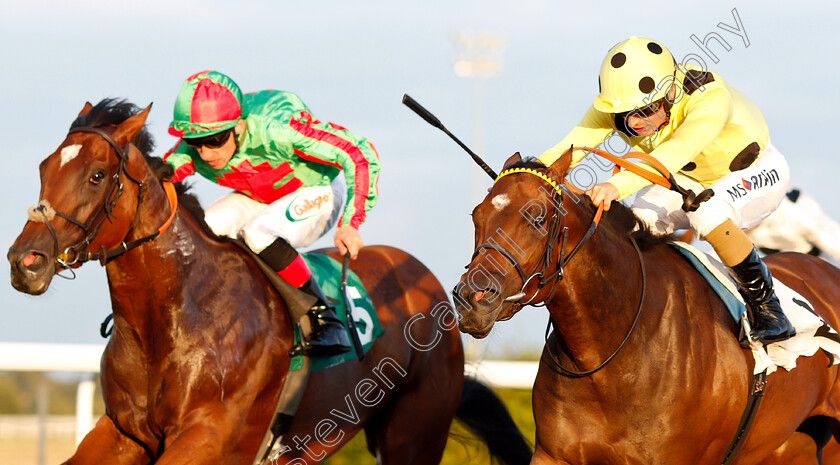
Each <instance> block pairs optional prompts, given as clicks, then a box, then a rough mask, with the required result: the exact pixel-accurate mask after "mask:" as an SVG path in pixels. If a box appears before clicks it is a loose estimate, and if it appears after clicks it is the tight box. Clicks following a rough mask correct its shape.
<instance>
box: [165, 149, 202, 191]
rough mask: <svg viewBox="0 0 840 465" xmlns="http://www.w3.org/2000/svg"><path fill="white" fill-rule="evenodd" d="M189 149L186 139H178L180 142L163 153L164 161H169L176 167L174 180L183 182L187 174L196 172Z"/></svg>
mask: <svg viewBox="0 0 840 465" xmlns="http://www.w3.org/2000/svg"><path fill="white" fill-rule="evenodd" d="M188 149H189V146H188V145H187V144H184V141H183V140H181V139H178V142H177V143H176V144H175V146H174V147H172V148H171V149H170V150H169V151H168V152H166V153H165V154H164V155H163V161H165V162H166V163H168V164H169V165H171V166H172V168H174V169H175V176H174V177H173V178H172V182H181V181H183V180H184V178H186V177H187V176H189V175H191V174H193V173H195V165H194V163H193V159H192V157H191V156H190V155H189V154H187V153H186V150H188Z"/></svg>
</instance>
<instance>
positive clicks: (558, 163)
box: [548, 147, 572, 179]
mask: <svg viewBox="0 0 840 465" xmlns="http://www.w3.org/2000/svg"><path fill="white" fill-rule="evenodd" d="M571 164H572V149H571V147H570V148H569V149H568V150H566V151H565V152H563V155H560V158H558V159H557V160H554V163H552V164H551V166H550V167H548V169H549V170H551V171H552V172H553V173H554V174H555V175H556V176H557V179H564V178H565V177H566V172H568V171H569V165H571Z"/></svg>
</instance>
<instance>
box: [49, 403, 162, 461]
mask: <svg viewBox="0 0 840 465" xmlns="http://www.w3.org/2000/svg"><path fill="white" fill-rule="evenodd" d="M149 463H151V459H150V458H149V456H148V455H147V454H146V451H145V450H144V449H143V448H142V447H140V445H139V444H137V443H136V442H134V441H133V440H132V439H130V438H129V437H128V436H126V435H124V434H122V433H121V432H120V431H119V430H118V429H117V427H116V426H115V425H114V422H113V421H112V420H111V418H110V417H109V416H108V415H103V416H102V418H100V419H99V421H97V422H96V426H94V427H93V429H92V430H91V431H90V432H89V433H88V434H87V435H86V436H85V438H84V439H83V440H82V442H81V444H79V447H78V448H77V449H76V453H75V454H73V456H72V457H70V459H68V460H67V461H66V462H64V465H100V464H101V465H106V464H107V465H146V464H149Z"/></svg>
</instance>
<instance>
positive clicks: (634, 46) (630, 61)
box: [594, 36, 676, 113]
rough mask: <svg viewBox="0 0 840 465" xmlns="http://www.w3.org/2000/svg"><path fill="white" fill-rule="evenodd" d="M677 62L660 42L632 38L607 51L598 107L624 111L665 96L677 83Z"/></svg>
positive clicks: (599, 109) (606, 109)
mask: <svg viewBox="0 0 840 465" xmlns="http://www.w3.org/2000/svg"><path fill="white" fill-rule="evenodd" d="M675 72H676V61H674V57H673V55H671V52H669V51H668V49H667V48H665V46H664V45H662V44H660V43H659V42H657V41H655V40H653V39H648V38H646V37H635V36H634V37H631V38H629V39H627V40H625V41H623V42H620V43H618V44H617V45H615V46H614V47H613V48H611V49H610V51H609V52H607V56H606V57H605V58H604V62H603V63H602V64H601V73H600V76H599V77H598V87H599V91H600V93H599V94H598V97H596V98H595V103H594V106H595V109H596V110H598V111H601V112H604V113H623V112H626V111H630V110H633V109H635V108H641V107H644V106H647V105H649V104H651V103H653V102H655V101H657V100H659V99H661V98H663V97H665V94H666V93H667V92H668V89H669V88H670V87H671V86H670V84H671V83H673V82H674V74H675Z"/></svg>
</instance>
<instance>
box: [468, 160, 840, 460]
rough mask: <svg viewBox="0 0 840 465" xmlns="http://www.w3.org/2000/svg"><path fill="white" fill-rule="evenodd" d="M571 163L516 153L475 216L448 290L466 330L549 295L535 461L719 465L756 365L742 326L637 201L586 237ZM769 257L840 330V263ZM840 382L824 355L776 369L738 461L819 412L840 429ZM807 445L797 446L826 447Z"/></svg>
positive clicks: (537, 387)
mask: <svg viewBox="0 0 840 465" xmlns="http://www.w3.org/2000/svg"><path fill="white" fill-rule="evenodd" d="M570 162H571V154H570V152H567V153H566V154H564V155H563V156H562V157H561V158H559V159H558V160H557V161H556V162H555V163H554V164H552V165H551V166H550V167H546V166H544V165H542V164H541V163H539V162H538V161H536V160H520V159H519V156H518V154H517V155H515V156H514V157H511V158H510V159H509V160H508V161H507V163H506V164H505V169H504V173H503V174H502V175H500V176H499V177H498V178H497V180H496V183H495V184H494V186H493V188H492V190H491V191H490V193H489V194H488V195H487V197H486V198H485V200H484V201H483V202H482V203H481V204H480V205H478V206H477V207H476V208H475V210H474V211H473V220H474V223H475V244H476V249H475V253H474V256H473V259H472V261H471V262H470V264H469V266H468V269H467V272H466V273H465V274H464V275H463V276H462V278H461V282H459V284H458V286H457V287H456V288H455V290H454V291H453V294H454V296H455V300H456V308H457V310H458V312H459V313H460V315H461V320H460V323H459V324H460V327H461V330H462V331H464V332H468V333H470V334H472V335H473V336H475V337H479V338H481V337H484V336H486V335H487V334H488V333H489V332H490V331H491V329H492V327H493V325H494V323H495V322H496V321H499V320H503V319H507V318H510V317H512V316H513V315H514V314H515V313H516V312H517V311H518V310H519V309H520V308H521V307H522V306H523V305H525V304H537V303H545V306H546V308H547V309H548V312H549V315H550V324H551V325H552V326H553V328H554V332H553V333H552V335H551V337H549V338H547V341H546V345H545V347H544V349H543V353H542V357H541V360H540V366H539V372H538V375H537V379H536V381H535V384H534V394H533V408H534V416H535V420H536V424H537V425H536V426H537V435H536V446H537V448H536V451H535V454H534V457H533V460H532V462H531V463H532V464H575V465H583V464H599V465H606V464H638V465H654V464H672V465H673V464H720V463H722V462H723V459H724V456H725V454H726V451H727V448H728V446H729V445H730V443H731V442H732V439H733V436H734V435H735V432H736V431H737V429H738V424H739V420H740V418H741V415H742V413H743V412H744V405H745V404H746V401H747V397H748V392H749V389H748V388H749V386H750V382H751V380H752V370H753V366H754V361H753V357H752V355H751V353H750V351H749V350H744V349H742V348H741V347H740V346H739V343H738V338H737V334H738V326H737V325H736V323H735V322H734V321H733V319H732V317H731V316H730V314H729V313H728V312H727V310H726V309H725V307H724V305H723V303H722V302H721V300H720V299H719V298H718V297H717V295H716V294H714V292H713V291H712V288H711V287H710V286H709V285H708V284H707V283H706V282H705V281H704V279H703V278H702V277H701V275H700V274H699V273H697V272H696V271H695V269H694V268H693V267H692V266H691V265H690V264H689V262H688V261H687V260H686V259H684V258H683V257H682V255H680V254H679V253H678V252H677V251H676V250H675V249H674V248H673V247H672V246H669V245H667V244H666V241H665V239H663V238H659V237H656V236H654V235H652V234H651V233H650V232H648V231H647V229H646V228H644V227H641V225H640V224H639V221H638V220H637V219H636V218H635V216H634V215H633V214H632V212H631V211H630V209H628V208H626V207H624V206H623V205H620V204H617V203H615V204H613V206H612V208H611V209H610V210H609V211H608V212H607V213H606V214H605V215H604V218H603V221H601V224H600V226H599V227H598V228H597V229H596V230H595V232H594V234H592V235H591V236H588V235H587V234H586V233H587V231H588V230H590V227H591V226H592V225H593V218H594V216H595V210H596V209H595V206H594V205H592V203H591V201H589V198H588V197H587V196H585V195H581V196H580V198H579V199H578V198H577V197H575V196H574V195H573V194H571V193H570V192H568V191H566V192H564V189H563V188H561V187H560V186H561V185H562V182H563V180H564V179H565V177H566V175H567V174H568V172H569V166H570ZM511 170H512V171H511ZM566 228H568V229H566ZM637 228H640V229H637ZM566 233H567V234H568V235H567V234H566ZM767 263H768V265H769V266H770V268H771V269H772V272H773V276H774V277H775V278H776V279H780V280H782V281H784V282H785V283H786V284H787V285H788V286H790V287H791V288H793V289H794V290H795V291H797V292H799V293H800V294H801V295H802V296H804V297H806V298H807V299H808V300H809V301H810V302H811V303H812V304H813V305H814V307H815V309H816V311H817V312H818V313H819V314H820V316H822V318H823V319H824V320H825V321H826V322H828V323H829V324H830V325H831V326H832V327H834V328H837V327H840V326H838V325H840V319H839V318H838V314H837V312H838V310H839V309H840V307H838V305H839V304H840V270H838V269H837V268H835V267H833V266H831V265H829V264H827V263H826V262H824V261H822V260H819V259H815V258H813V257H810V256H807V255H800V254H779V255H777V256H773V257H771V258H768V259H767ZM529 273H531V274H530V275H529ZM529 276H530V278H529ZM531 278H533V279H531ZM837 377H838V367H837V366H832V365H831V360H830V359H829V357H828V356H827V355H826V354H824V353H823V352H818V353H817V354H815V355H814V356H812V357H807V358H800V359H799V360H797V366H796V368H795V369H794V370H792V371H790V372H787V371H785V370H778V371H776V372H775V373H773V374H771V375H769V376H768V377H767V389H766V393H765V395H764V400H763V403H762V404H761V407H760V409H759V411H758V414H757V417H756V418H755V422H754V424H753V426H752V429H751V431H750V433H749V436H748V438H747V440H746V442H745V443H744V445H743V448H742V449H741V450H740V453H739V455H738V456H737V458H736V460H735V461H734V462H733V463H737V464H739V465H751V464H758V463H761V462H762V460H765V459H766V458H768V457H769V456H770V455H771V454H772V453H774V450H775V449H777V448H778V447H779V446H780V445H782V444H783V443H785V441H786V440H787V439H788V438H790V437H791V436H792V434H793V433H794V431H795V430H796V429H797V427H798V426H799V425H800V424H801V423H803V421H804V420H806V419H808V418H822V419H823V422H824V423H825V425H826V426H827V427H830V428H831V430H833V432H834V434H835V435H838V433H840V421H838V420H840V389H838V387H837V383H836V380H837ZM797 437H799V438H800V439H801V435H800V434H799V433H797ZM801 444H802V445H801V446H799V445H792V446H791V447H793V448H794V449H795V448H797V447H798V448H799V450H802V451H805V450H810V451H811V453H812V454H813V453H814V451H815V450H816V447H813V442H812V443H811V446H808V441H807V440H802V441H801ZM787 445H790V444H787ZM791 450H793V449H791ZM782 452H784V451H782ZM794 455H795V454H794ZM779 456H784V454H783V453H779V452H777V453H776V455H775V457H777V458H773V459H768V460H771V461H770V462H768V463H779V462H777V461H772V460H778V457H779ZM791 463H793V462H791ZM795 463H809V464H816V463H818V462H817V458H816V456H815V455H812V456H811V457H810V458H808V457H805V458H804V459H803V461H797V462H795Z"/></svg>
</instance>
